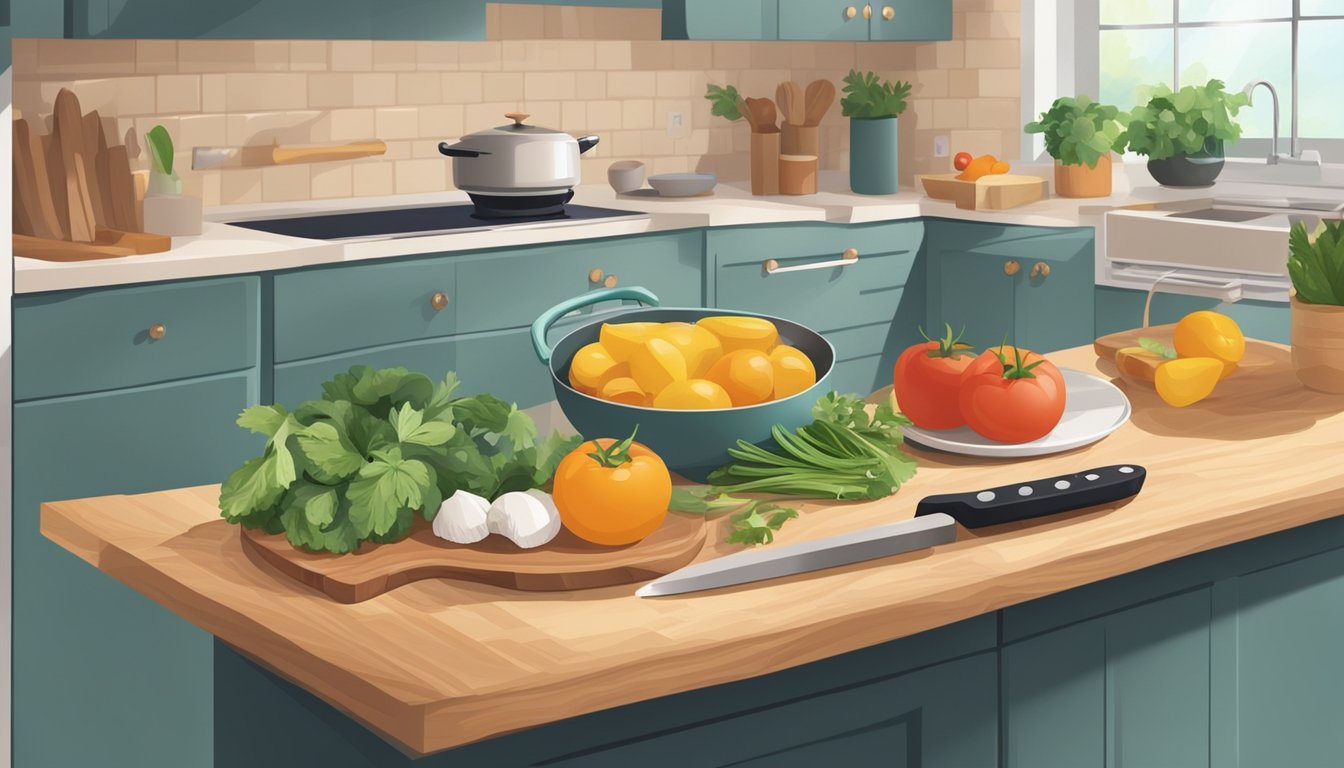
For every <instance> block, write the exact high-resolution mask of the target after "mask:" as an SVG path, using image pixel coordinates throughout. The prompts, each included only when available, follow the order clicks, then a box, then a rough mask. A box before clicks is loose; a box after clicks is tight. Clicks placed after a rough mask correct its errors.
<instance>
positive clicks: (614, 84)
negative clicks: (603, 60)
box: [607, 72, 658, 99]
mask: <svg viewBox="0 0 1344 768" xmlns="http://www.w3.org/2000/svg"><path fill="white" fill-rule="evenodd" d="M657 87H658V80H657V77H656V76H655V75H654V73H652V72H608V73H607V96H608V97H610V98H613V99H625V98H650V97H652V96H653V94H654V92H655V91H656V90H657Z"/></svg>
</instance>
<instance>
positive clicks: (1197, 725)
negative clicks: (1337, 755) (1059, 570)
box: [1001, 589, 1291, 768]
mask: <svg viewBox="0 0 1344 768" xmlns="http://www.w3.org/2000/svg"><path fill="white" fill-rule="evenodd" d="M1210 624H1211V605H1210V591H1209V590H1208V589H1199V590H1195V591H1192V592H1187V593H1184V594H1180V595H1175V596H1172V597H1168V598H1164V599H1162V600H1157V601H1155V602H1152V603H1148V604H1145V605H1140V606H1137V607H1135V608H1130V609H1128V610H1124V611H1120V612H1118V613H1115V614H1111V615H1109V616H1105V617H1103V618H1099V619H1094V620H1091V621H1086V622H1082V623H1080V624H1075V625H1073V626H1070V627H1065V628H1063V629H1059V630H1055V631H1052V632H1047V633H1045V634H1042V635H1037V636H1035V637H1032V638H1028V639H1026V640H1022V641H1020V642H1017V643H1013V644H1010V645H1007V646H1005V647H1004V649H1003V652H1002V653H1003V662H1002V680H1001V686H1002V688H1001V690H1002V697H1003V698H1002V701H1003V705H1002V713H1003V722H1002V725H1001V727H1002V728H1003V732H1004V762H1003V765H1004V766H1006V767H1007V768H1054V767H1055V766H1058V767H1059V768H1088V766H1096V767H1097V768H1102V766H1105V768H1125V767H1126V766H1153V765H1161V766H1165V767H1166V768H1184V767H1185V766H1191V767H1192V768H1193V766H1200V767H1201V768H1207V766H1208V765H1209V734H1210V727H1209V711H1210V702H1209V684H1210V677H1209V663H1210V650H1209V649H1210V644H1209V643H1210ZM1266 764H1279V763H1266ZM1282 764H1291V763H1282Z"/></svg>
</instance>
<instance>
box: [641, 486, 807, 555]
mask: <svg viewBox="0 0 1344 768" xmlns="http://www.w3.org/2000/svg"><path fill="white" fill-rule="evenodd" d="M668 508H669V509H672V510H675V511H677V512H687V513H690V514H700V515H704V516H705V517H707V518H710V519H713V518H716V517H722V516H723V515H726V514H731V515H732V517H731V518H729V523H730V524H731V525H730V528H729V532H728V538H727V539H726V541H727V542H728V543H730V544H769V543H771V542H772V541H774V540H775V531H778V530H779V529H780V528H781V527H783V525H784V523H785V522H787V521H789V520H792V519H793V518H795V517H797V516H798V510H796V509H793V508H792V507H784V506H781V505H779V504H777V503H775V502H771V501H762V500H760V499H746V498H740V497H736V496H730V495H728V494H726V493H722V492H721V491H719V490H718V489H715V488H696V489H691V488H683V487H676V488H673V489H672V501H671V503H669V504H668Z"/></svg>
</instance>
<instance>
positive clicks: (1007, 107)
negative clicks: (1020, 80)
mask: <svg viewBox="0 0 1344 768" xmlns="http://www.w3.org/2000/svg"><path fill="white" fill-rule="evenodd" d="M1020 104H1021V102H1020V101H1019V100H1018V99H1002V98H1000V99H971V100H970V101H969V102H967V112H968V117H969V120H970V122H969V123H967V125H966V127H967V128H999V129H1003V128H1004V127H1005V126H1014V125H1016V124H1017V123H1018V122H1019V121H1020V120H1021V115H1020V114H1019V109H1018V108H1019V106H1020Z"/></svg>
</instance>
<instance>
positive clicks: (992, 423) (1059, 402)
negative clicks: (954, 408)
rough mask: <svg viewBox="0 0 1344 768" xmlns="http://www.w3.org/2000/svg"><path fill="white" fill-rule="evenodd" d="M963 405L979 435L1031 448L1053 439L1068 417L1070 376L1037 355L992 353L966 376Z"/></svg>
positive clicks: (983, 356) (1005, 350)
mask: <svg viewBox="0 0 1344 768" xmlns="http://www.w3.org/2000/svg"><path fill="white" fill-rule="evenodd" d="M999 354H1002V355H1003V357H1002V358H1000V357H999ZM958 402H959V404H960V406H961V415H962V416H963V417H964V418H965V419H966V425H967V426H969V427H970V428H971V429H972V430H974V431H975V433H976V434H978V435H983V436H984V437H987V438H989V439H990V440H997V441H999V442H1001V443H1026V442H1030V441H1032V440H1036V439H1038V438H1041V437H1044V436H1046V435H1048V434H1049V433H1050V430H1052V429H1054V428H1055V425H1056V424H1058V423H1059V420H1060V418H1061V417H1062V416H1063V415H1064V377H1063V376H1062V375H1061V374H1060V372H1059V369H1058V368H1056V367H1055V364H1054V363H1052V362H1050V361H1049V360H1046V359H1045V358H1044V357H1042V356H1040V355H1038V354H1036V353H1035V352H1030V351H1028V350H1025V349H1015V348H1013V347H1002V348H999V349H987V350H985V351H984V352H982V353H981V354H980V356H979V357H977V358H976V359H975V361H974V362H972V363H971V364H970V365H969V366H967V368H966V372H965V373H963V374H962V378H961V393H960V396H959V398H958Z"/></svg>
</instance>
